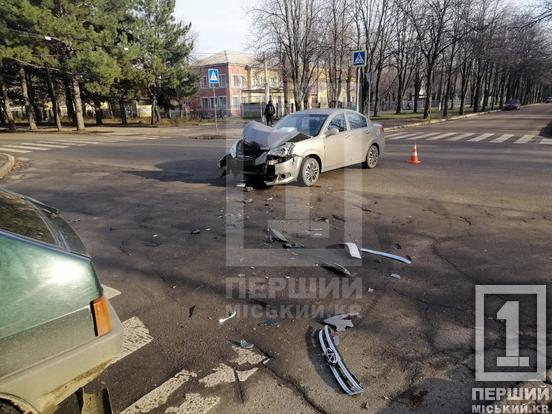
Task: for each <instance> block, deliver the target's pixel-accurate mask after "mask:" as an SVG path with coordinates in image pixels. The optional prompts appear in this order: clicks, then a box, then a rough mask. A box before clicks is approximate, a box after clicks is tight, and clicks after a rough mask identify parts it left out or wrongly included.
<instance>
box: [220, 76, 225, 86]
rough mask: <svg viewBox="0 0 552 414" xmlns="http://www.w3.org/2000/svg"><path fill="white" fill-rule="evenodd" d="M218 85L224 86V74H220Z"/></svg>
mask: <svg viewBox="0 0 552 414" xmlns="http://www.w3.org/2000/svg"><path fill="white" fill-rule="evenodd" d="M219 81H220V83H219V87H220V88H226V75H220V76H219Z"/></svg>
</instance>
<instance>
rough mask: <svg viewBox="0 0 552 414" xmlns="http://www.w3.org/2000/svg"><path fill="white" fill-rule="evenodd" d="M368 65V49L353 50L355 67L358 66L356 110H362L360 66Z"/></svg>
mask: <svg viewBox="0 0 552 414" xmlns="http://www.w3.org/2000/svg"><path fill="white" fill-rule="evenodd" d="M364 66H366V50H354V51H353V67H355V68H357V88H356V89H357V93H356V110H357V112H360V68H361V67H364Z"/></svg>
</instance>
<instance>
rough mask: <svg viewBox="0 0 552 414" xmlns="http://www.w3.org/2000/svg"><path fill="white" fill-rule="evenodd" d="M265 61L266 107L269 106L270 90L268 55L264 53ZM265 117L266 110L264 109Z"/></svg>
mask: <svg viewBox="0 0 552 414" xmlns="http://www.w3.org/2000/svg"><path fill="white" fill-rule="evenodd" d="M263 60H264V78H265V84H264V90H265V91H264V94H265V96H264V98H265V106H266V105H267V104H268V100H269V99H270V88H269V86H268V66H267V63H266V54H264V53H263ZM263 115H264V109H263Z"/></svg>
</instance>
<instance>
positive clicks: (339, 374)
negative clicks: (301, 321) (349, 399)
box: [318, 326, 364, 395]
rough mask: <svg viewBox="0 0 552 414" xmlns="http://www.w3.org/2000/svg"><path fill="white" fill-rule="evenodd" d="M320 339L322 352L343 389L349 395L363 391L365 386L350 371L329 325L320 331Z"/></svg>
mask: <svg viewBox="0 0 552 414" xmlns="http://www.w3.org/2000/svg"><path fill="white" fill-rule="evenodd" d="M318 340H319V341H320V347H321V348H322V352H323V353H324V356H325V357H326V361H327V362H328V365H329V366H330V370H331V371H332V374H333V375H334V377H335V379H336V380H337V383H338V384H339V386H340V387H341V389H342V390H343V391H345V392H346V393H347V394H349V395H356V394H361V393H363V392H364V388H362V385H360V382H359V381H358V380H357V379H356V377H355V376H354V375H353V374H352V373H351V372H350V371H349V369H348V368H347V366H346V365H345V363H344V362H343V358H342V357H341V354H340V353H339V351H338V350H337V348H336V345H335V343H334V339H333V337H332V335H331V333H330V328H329V327H328V326H324V328H323V329H321V330H320V331H319V332H318Z"/></svg>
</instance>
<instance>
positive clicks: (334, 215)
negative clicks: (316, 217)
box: [332, 214, 345, 222]
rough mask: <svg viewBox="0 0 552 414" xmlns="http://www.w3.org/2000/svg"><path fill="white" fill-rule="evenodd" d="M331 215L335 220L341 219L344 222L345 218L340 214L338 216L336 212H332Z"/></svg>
mask: <svg viewBox="0 0 552 414" xmlns="http://www.w3.org/2000/svg"><path fill="white" fill-rule="evenodd" d="M332 217H333V218H334V219H336V220H339V221H342V222H345V219H344V218H343V217H341V216H338V215H337V214H332Z"/></svg>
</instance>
